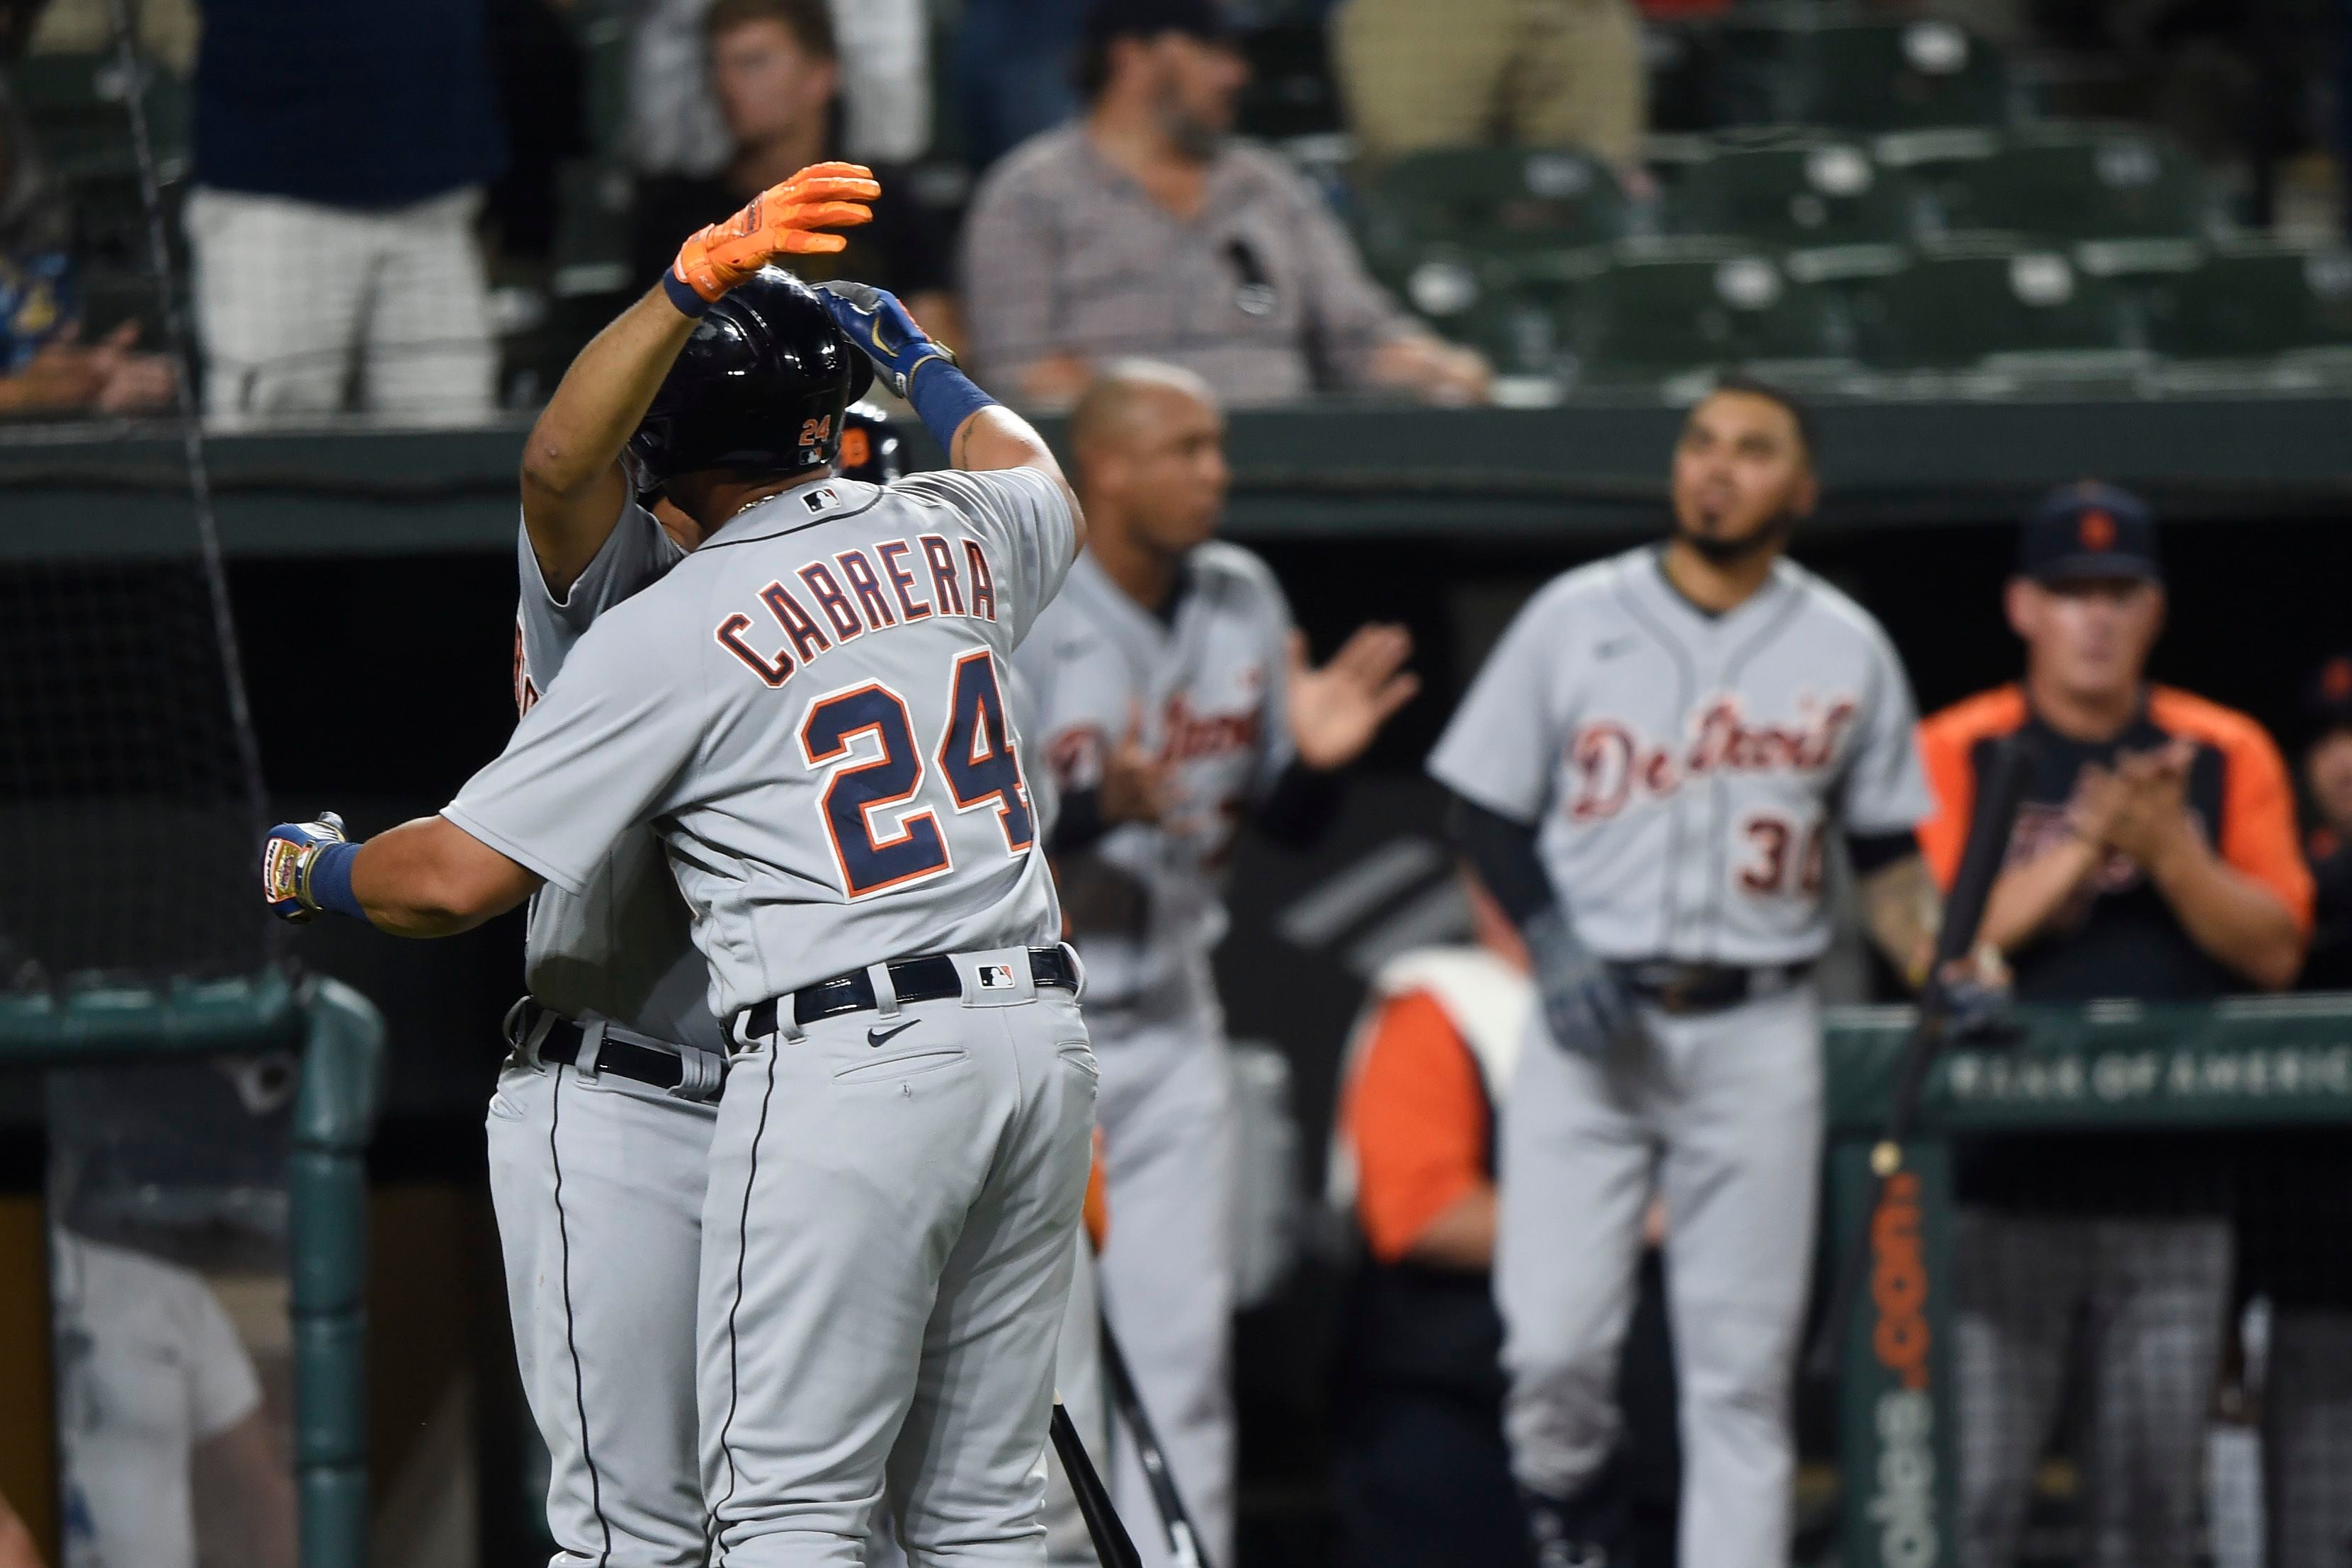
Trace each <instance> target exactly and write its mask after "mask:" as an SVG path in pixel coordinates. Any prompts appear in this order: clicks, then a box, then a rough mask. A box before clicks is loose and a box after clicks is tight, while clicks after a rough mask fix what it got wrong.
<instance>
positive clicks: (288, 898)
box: [261, 811, 348, 925]
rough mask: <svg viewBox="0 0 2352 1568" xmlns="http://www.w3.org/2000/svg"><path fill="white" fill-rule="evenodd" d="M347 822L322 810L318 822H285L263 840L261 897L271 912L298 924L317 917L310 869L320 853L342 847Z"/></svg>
mask: <svg viewBox="0 0 2352 1568" xmlns="http://www.w3.org/2000/svg"><path fill="white" fill-rule="evenodd" d="M346 842H348V840H347V839H346V838H345V837H344V836H343V819H342V818H341V817H340V816H336V815H335V814H334V813H333V812H331V811H322V812H320V814H319V819H318V820H317V821H316V822H281V823H279V824H278V826H275V827H273V828H271V829H270V830H269V834H268V837H265V838H264V839H263V840H262V841H261V896H262V898H263V899H264V900H267V901H268V905H269V912H270V913H271V914H273V915H276V916H277V917H278V919H279V920H281V921H291V922H292V923H294V924H296V925H300V924H301V923H302V922H303V921H309V920H312V919H315V918H317V916H318V913H319V905H318V904H317V903H316V902H314V901H313V900H311V897H310V866H311V863H312V862H313V861H315V860H317V859H318V858H319V851H320V850H321V849H323V848H325V847H327V846H328V845H330V844H342V843H346Z"/></svg>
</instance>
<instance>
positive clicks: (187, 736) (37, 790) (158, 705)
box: [0, 8, 272, 984]
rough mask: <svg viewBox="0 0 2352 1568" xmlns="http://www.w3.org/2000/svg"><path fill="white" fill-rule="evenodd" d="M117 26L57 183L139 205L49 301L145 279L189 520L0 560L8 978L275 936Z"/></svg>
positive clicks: (13, 550) (160, 254) (245, 960)
mask: <svg viewBox="0 0 2352 1568" xmlns="http://www.w3.org/2000/svg"><path fill="white" fill-rule="evenodd" d="M119 9H120V8H118V10H119ZM116 22H117V36H118V43H117V46H116V49H115V51H114V54H113V56H112V75H111V77H110V79H111V80H112V81H114V82H115V83H117V84H118V86H121V88H122V90H119V91H117V92H116V94H115V97H114V100H113V109H114V111H115V119H114V122H113V125H112V127H111V130H110V134H111V136H112V137H113V139H114V140H113V142H111V144H110V145H109V144H108V143H106V142H105V136H106V135H107V134H108V128H106V127H103V126H99V125H95V124H93V125H92V126H90V127H89V140H90V142H91V144H92V146H93V147H96V148H99V149H100V152H102V153H103V155H100V152H92V151H91V150H90V149H89V148H84V149H81V150H80V152H79V153H77V154H76V156H74V157H71V158H64V159H61V160H60V161H59V163H58V165H57V169H58V171H59V172H58V173H56V174H54V177H55V178H57V179H58V180H60V181H63V182H65V183H66V184H67V185H68V190H69V191H70V189H71V188H72V187H73V184H74V182H75V181H76V180H78V179H87V180H88V181H89V182H91V183H92V184H102V185H104V186H106V187H107V188H108V189H110V190H111V191H113V192H114V193H115V194H116V195H120V194H121V191H122V188H123V186H124V184H125V183H126V181H127V182H128V185H129V188H130V189H131V190H132V191H134V192H135V193H136V195H137V199H138V203H139V207H138V209H137V216H136V217H135V218H133V217H131V216H129V215H124V216H123V221H122V222H121V223H120V224H118V225H115V226H114V227H115V228H116V229H117V230H118V231H120V232H118V233H117V235H116V237H117V239H118V240H119V241H121V243H120V244H119V245H118V246H116V247H113V249H112V251H111V253H110V254H109V255H108V256H106V257H105V258H103V264H102V265H101V266H100V267H98V268H96V269H94V270H93V272H92V273H91V275H90V277H89V279H88V282H89V289H88V291H87V293H86V296H85V297H82V298H69V299H68V300H66V301H64V308H67V309H84V310H89V311H92V312H102V311H104V310H108V309H110V308H114V309H121V308H126V307H130V306H133V305H135V303H136V300H137V298H138V293H139V290H140V289H141V288H142V287H143V290H144V294H145V298H146V300H147V301H148V305H147V309H146V310H145V311H144V312H143V313H145V314H147V315H149V316H150V317H151V319H154V320H159V321H163V323H164V326H165V331H163V333H162V334H161V335H162V337H163V341H164V342H165V343H166V344H168V346H169V347H170V348H171V349H172V350H173V358H174V359H175V360H176V362H177V382H178V385H179V388H180V392H179V398H178V403H177V405H176V409H175V408H174V407H173V405H166V406H165V407H164V408H163V410H161V411H159V416H160V417H163V418H165V419H169V418H171V417H172V416H173V414H174V413H176V414H177V415H178V416H179V417H180V421H181V423H180V426H179V429H180V434H181V437H182V440H183V446H184V455H185V458H186V463H185V470H186V474H187V492H186V493H187V505H186V512H185V517H186V527H185V529H184V532H183V533H182V534H181V535H180V537H179V538H178V539H177V540H176V541H174V542H172V543H170V544H169V545H168V546H166V547H164V548H163V549H162V550H160V551H158V552H154V553H151V554H147V555H143V556H142V557H140V558H137V559H120V558H93V557H87V556H77V555H74V554H72V553H71V552H64V553H60V554H55V555H49V556H46V557H45V556H43V555H41V554H39V553H38V552H37V550H36V549H34V548H31V547H28V546H27V545H26V542H21V541H16V542H8V547H7V548H5V549H0V955H5V961H6V962H5V969H6V973H7V974H8V975H9V976H10V977H12V978H13V979H14V980H15V981H16V983H17V984H33V983H38V981H39V979H41V978H42V977H46V978H47V980H49V981H52V982H65V981H68V980H69V979H71V978H72V977H74V976H76V975H78V974H83V973H89V972H91V971H102V972H109V973H131V974H136V975H142V976H148V977H152V976H155V975H159V974H166V973H198V974H202V973H233V972H239V971H249V970H252V969H253V968H255V967H257V966H258V965H259V964H261V963H264V962H265V961H266V960H267V958H268V952H269V948H270V945H271V940H272V939H271V934H270V931H269V929H268V926H269V922H268V917H267V915H266V914H265V913H264V912H263V911H262V910H261V908H260V906H259V900H257V898H256V897H255V896H254V879H253V875H252V866H251V860H252V858H253V855H254V853H255V846H256V844H257V841H258V839H257V828H258V827H259V826H262V825H263V824H264V822H265V820H266V819H265V818H264V816H263V809H264V808H263V795H262V785H261V778H260V768H259V763H258V760H257V750H256V746H255V743H254V739H253V731H252V724H251V721H250V718H249V716H248V714H247V712H246V709H245V698H244V694H243V689H242V677H241V673H240V671H239V668H238V665H237V655H236V633H235V627H234V625H233V623H232V621H231V619H230V616H229V613H228V596H227V587H226V578H225V575H224V569H223V566H222V563H221V558H220V551H219V545H218V540H217V537H216V534H215V529H214V524H213V519H212V515H211V503H210V498H209V495H208V494H207V493H206V485H205V469H204V456H203V447H202V434H201V431H200V430H199V429H198V428H197V426H196V425H195V423H194V405H193V403H192V402H191V401H190V399H189V394H188V388H189V386H190V378H189V376H188V374H187V373H188V355H187V352H186V344H187V335H186V332H185V331H184V320H183V316H184V310H183V306H184V290H183V289H182V288H181V287H180V283H179V280H178V278H177V276H176V274H177V272H178V268H177V267H176V266H175V264H174V262H173V257H172V252H171V249H170V246H169V243H168V240H167V235H168V233H169V232H170V224H169V222H168V221H167V213H166V207H167V204H168V203H169V202H171V201H172V200H173V196H174V195H175V193H174V191H173V182H174V180H175V179H177V178H178V177H179V176H180V175H181V174H182V173H183V171H182V170H181V168H180V167H179V166H178V165H177V164H175V163H173V162H172V161H171V160H169V159H159V157H158V155H157V152H156V145H155V142H156V128H155V127H154V126H153V125H152V124H151V122H150V118H149V116H150V110H151V109H152V102H151V97H152V95H151V94H149V93H148V92H146V91H144V90H135V89H136V88H137V87H138V84H141V83H144V82H148V81H152V80H154V79H158V78H157V73H156V72H155V71H154V70H153V68H152V67H150V66H149V65H148V64H147V62H145V61H144V60H143V59H142V58H140V57H139V55H138V54H137V53H136V51H135V49H134V48H133V47H131V45H130V44H129V42H128V41H127V39H125V38H124V37H123V35H124V34H125V33H127V27H125V26H123V18H122V17H121V16H117V18H116ZM124 84H128V85H124ZM0 123H5V126H6V127H7V128H8V135H9V141H10V144H11V146H12V147H13V148H14V149H15V150H16V155H17V156H18V157H20V158H27V159H29V158H37V157H38V156H40V153H39V152H38V149H37V147H35V146H33V145H32V144H31V143H30V142H29V141H28V140H27V139H26V137H27V126H28V124H29V121H28V119H27V117H26V116H25V115H23V114H18V113H12V114H9V115H8V116H6V118H5V121H0ZM134 240H135V242H136V243H135V246H134V244H133V243H131V242H132V241H134ZM100 280H103V281H105V282H106V283H107V284H108V287H107V288H106V289H98V288H97V284H98V282H100ZM106 298H110V299H112V300H115V301H117V305H116V306H115V307H109V306H108V305H106V304H105V303H104V300H105V299H106ZM166 302H168V306H167V304H166ZM86 324H87V327H89V328H95V329H97V330H99V331H104V330H106V329H107V328H109V327H110V326H111V325H112V324H113V321H112V320H106V321H100V320H97V319H95V316H93V317H91V318H90V319H89V320H88V321H87V323H86ZM4 527H5V512H0V528H4Z"/></svg>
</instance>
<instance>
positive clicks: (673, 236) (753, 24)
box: [631, 0, 961, 343]
mask: <svg viewBox="0 0 2352 1568" xmlns="http://www.w3.org/2000/svg"><path fill="white" fill-rule="evenodd" d="M708 26H709V38H710V53H709V58H710V82H709V93H710V97H711V100H712V101H714V102H715V103H716V104H717V105H718V106H719V118H720V120H721V121H723V122H724V123H725V125H726V128H727V135H728V139H729V144H730V147H731V149H732V151H731V152H730V155H729V158H728V162H727V163H726V165H725V167H723V168H722V169H720V171H719V173H718V174H714V175H711V176H710V177H709V178H707V179H698V178H694V177H691V176H688V175H682V174H679V175H665V176H660V177H656V178H653V179H648V180H646V181H644V182H642V183H641V184H639V185H638V187H637V212H636V219H635V238H634V241H633V244H632V247H631V249H632V251H633V253H634V258H635V259H634V262H633V267H634V270H635V282H637V283H638V284H640V285H642V286H650V285H651V284H652V283H653V282H654V281H655V280H656V279H658V278H659V277H660V276H661V274H662V271H663V269H664V268H667V267H668V266H669V264H670V260H671V258H673V257H675V256H676V255H677V247H678V246H679V244H680V243H682V242H683V241H684V240H685V239H686V237H688V235H690V234H692V233H693V232H694V231H695V230H696V229H698V228H700V227H701V226H703V225H705V224H710V223H718V222H720V221H722V220H724V219H726V218H729V217H732V216H734V215H735V212H736V209H738V208H740V206H742V205H743V204H744V203H745V202H748V201H750V200H751V198H752V197H753V196H755V195H759V194H760V193H761V191H764V190H766V189H767V188H768V187H769V186H770V185H772V184H776V183H777V182H778V181H779V180H785V179H790V178H791V177H792V175H793V171H794V170H797V169H804V168H806V167H808V165H810V164H811V163H823V162H824V161H825V160H827V159H829V158H837V157H840V156H842V153H841V152H840V150H838V149H837V148H836V147H835V141H834V117H835V96H836V93H837V90H838V89H839V87H840V84H841V63H840V54H839V50H838V48H837V47H836V44H835V36H834V30H833V14H832V12H831V11H830V10H829V9H828V8H827V6H826V4H825V0H713V4H712V5H711V6H710V10H709V16H708ZM874 177H875V178H876V179H877V180H878V181H880V182H881V184H882V195H881V199H879V200H878V201H877V202H875V203H874V204H873V207H874V221H873V222H872V223H870V224H867V225H865V226H861V227H858V228H854V229H851V230H849V231H848V232H847V233H846V234H845V235H844V236H843V237H844V238H845V239H847V240H848V242H849V248H847V249H846V250H843V251H839V252H836V253H835V254H834V255H831V256H800V257H794V258H793V271H794V272H796V273H798V274H800V275H801V276H802V277H803V278H806V279H812V280H822V279H827V278H854V279H857V281H859V282H861V283H871V284H872V285H874V286H875V287H876V288H877V289H888V290H889V291H890V292H892V293H893V294H896V295H898V298H899V300H900V301H901V302H903V303H904V304H905V305H906V307H907V309H908V310H911V311H912V312H914V315H915V319H916V320H917V321H920V322H922V323H923V325H924V327H925V328H926V329H927V330H928V331H929V332H930V333H931V335H932V336H933V337H935V338H939V339H940V340H941V341H943V342H950V343H953V342H959V341H960V339H961V333H960V332H959V331H957V330H956V322H955V310H954V304H953V297H952V296H951V295H950V294H949V292H948V264H947V251H948V236H947V225H946V224H945V223H943V222H942V221H940V218H939V217H938V216H937V215H935V214H934V213H932V212H931V211H929V209H927V208H926V207H925V206H924V205H922V204H921V203H920V202H919V201H918V200H917V199H916V197H915V195H914V184H915V182H913V181H912V180H910V179H908V177H907V176H906V174H905V171H903V170H902V169H898V168H893V167H890V166H888V165H884V166H882V167H880V168H877V169H876V170H875V173H874Z"/></svg>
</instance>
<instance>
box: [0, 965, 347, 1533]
mask: <svg viewBox="0 0 2352 1568" xmlns="http://www.w3.org/2000/svg"><path fill="white" fill-rule="evenodd" d="M280 1050H282V1051H289V1052H291V1053H293V1054H294V1055H295V1056H296V1057H297V1058H298V1059H299V1064H300V1067H299V1071H300V1075H301V1076H300V1083H299V1089H297V1091H296V1094H295V1099H294V1106H293V1122H292V1139H291V1143H292V1147H291V1152H290V1153H289V1162H288V1169H287V1173H286V1186H287V1199H288V1203H287V1247H286V1273H287V1286H288V1291H287V1295H288V1304H289V1318H290V1320H291V1322H290V1328H291V1330H292V1343H293V1371H294V1453H293V1463H294V1476H295V1489H296V1498H297V1501H298V1505H299V1510H300V1515H299V1518H300V1524H299V1528H300V1546H301V1564H302V1568H364V1564H365V1563H366V1562H367V1553H368V1530H369V1510H368V1488H367V1375H366V1361H367V1356H366V1352H367V1310H366V1309H367V1247H368V1241H367V1237H368V1228H367V1217H368V1188H367V1165H366V1148H367V1142H368V1138H369V1134H370V1132H371V1131H372V1130H373V1126H374V1123H375V1118H376V1110H377V1106H378V1102H379V1095H380V1089H381V1084H382V1079H383V1017H382V1016H380V1015H379V1014H378V1013H377V1011H376V1009H375V1008H374V1006H373V1005H371V1004H370V1003H369V1002H368V1001H367V999H366V998H365V997H363V996H362V995H361V994H359V993H358V992H356V991H353V990H352V988H351V987H349V986H347V985H344V984H341V983H339V982H337V981H333V980H329V979H323V978H317V977H313V978H309V979H304V980H301V981H299V982H297V981H291V980H289V979H288V978H287V977H286V976H284V975H282V974H278V973H267V974H264V975H262V976H260V977H258V978H254V979H239V980H226V981H216V982H175V983H173V984H170V985H168V986H166V987H163V988H161V989H150V988H146V987H142V986H125V987H116V988H109V989H92V990H84V991H79V992H74V993H71V994H67V995H64V996H58V997H53V996H50V995H48V994H22V995H8V996H0V1069H43V1068H83V1067H90V1066H94V1065H98V1064H100V1063H110V1064H124V1063H141V1062H153V1063H160V1062H164V1061H186V1060H190V1059H196V1058H207V1057H215V1056H223V1055H242V1054H247V1053H257V1052H265V1051H280Z"/></svg>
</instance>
